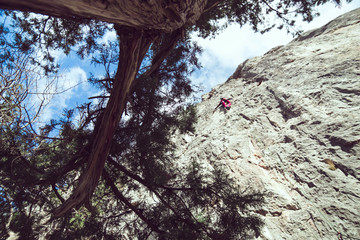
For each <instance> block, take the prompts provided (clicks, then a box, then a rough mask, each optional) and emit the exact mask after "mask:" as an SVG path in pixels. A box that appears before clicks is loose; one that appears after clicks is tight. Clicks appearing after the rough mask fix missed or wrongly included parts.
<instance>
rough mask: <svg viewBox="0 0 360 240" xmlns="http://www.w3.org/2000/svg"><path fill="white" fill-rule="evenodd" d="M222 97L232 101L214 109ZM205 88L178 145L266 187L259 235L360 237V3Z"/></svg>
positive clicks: (186, 154)
mask: <svg viewBox="0 0 360 240" xmlns="http://www.w3.org/2000/svg"><path fill="white" fill-rule="evenodd" d="M221 97H224V98H232V100H231V101H232V107H231V109H230V110H229V111H227V110H225V109H221V108H218V109H217V110H216V111H215V112H214V113H213V109H214V108H215V107H216V106H217V104H218V103H219V100H220V98H221ZM202 98H203V101H202V102H201V103H200V104H198V105H197V109H198V115H199V120H198V122H197V124H196V131H195V133H194V134H186V135H178V136H176V137H174V141H176V143H177V146H178V150H177V151H178V154H179V155H180V158H181V159H183V161H189V159H197V160H198V161H201V162H203V163H204V164H205V165H206V166H208V167H209V168H212V167H213V166H215V165H217V166H219V165H221V166H223V167H225V168H227V169H228V170H229V172H230V173H231V174H232V175H233V176H235V177H236V179H238V181H239V182H240V183H241V184H243V186H244V187H250V188H253V189H255V190H258V191H262V192H264V193H266V196H267V197H266V204H265V206H263V208H262V209H260V210H257V213H258V214H260V215H262V218H263V219H264V221H265V226H264V227H263V230H262V233H261V236H260V237H259V238H258V239H276V240H279V239H307V240H309V239H327V240H331V239H334V240H335V239H354V238H360V9H357V10H354V11H352V12H349V13H347V14H345V15H343V16H340V17H338V18H337V19H335V20H333V21H331V22H330V23H328V24H327V25H325V26H323V27H321V28H319V29H315V30H313V31H309V32H306V33H305V34H303V35H302V36H300V37H298V38H297V39H295V40H293V41H292V42H290V43H289V44H288V45H286V46H279V47H276V48H273V49H272V50H270V51H269V52H268V53H266V54H265V55H264V56H262V57H255V58H252V59H249V60H247V61H245V62H244V63H242V64H240V65H239V67H238V68H237V70H236V71H235V72H234V74H233V75H232V76H231V77H230V78H229V79H228V80H227V81H226V83H224V84H222V85H219V86H217V87H215V88H214V89H213V90H212V91H211V92H210V93H208V94H205V95H203V97H202Z"/></svg>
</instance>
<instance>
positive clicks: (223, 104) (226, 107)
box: [214, 98, 231, 112]
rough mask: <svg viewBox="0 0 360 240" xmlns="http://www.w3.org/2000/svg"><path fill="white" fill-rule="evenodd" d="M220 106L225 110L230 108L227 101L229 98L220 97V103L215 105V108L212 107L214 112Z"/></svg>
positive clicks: (229, 103)
mask: <svg viewBox="0 0 360 240" xmlns="http://www.w3.org/2000/svg"><path fill="white" fill-rule="evenodd" d="M220 106H223V107H224V108H225V109H226V110H230V107H231V102H230V101H229V99H226V98H220V103H219V105H217V106H216V108H215V109H214V112H215V110H216V109H217V108H218V107H220Z"/></svg>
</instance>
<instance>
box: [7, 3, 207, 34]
mask: <svg viewBox="0 0 360 240" xmlns="http://www.w3.org/2000/svg"><path fill="white" fill-rule="evenodd" d="M207 2H208V1H207V0H181V1H174V0H172V1H171V0H170V1H169V0H0V8H2V9H15V10H21V11H29V12H36V13H41V14H45V15H51V16H55V17H74V16H75V17H81V18H91V19H98V20H101V21H105V22H110V23H115V24H118V25H122V26H129V27H135V28H141V29H156V30H161V31H165V32H172V31H174V30H176V29H178V28H180V27H182V26H184V25H185V24H191V25H192V24H194V23H195V21H197V20H198V19H199V17H200V15H201V14H202V13H203V11H204V8H205V6H206V4H207Z"/></svg>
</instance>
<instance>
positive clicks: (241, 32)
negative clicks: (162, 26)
mask: <svg viewBox="0 0 360 240" xmlns="http://www.w3.org/2000/svg"><path fill="white" fill-rule="evenodd" d="M358 7H360V2H359V1H357V2H356V3H355V1H353V2H352V3H350V4H345V3H344V4H343V6H342V7H341V8H339V7H334V4H333V3H328V4H325V5H323V6H320V7H318V11H319V12H320V14H321V15H320V17H318V18H315V20H314V21H313V22H311V23H303V22H301V24H299V25H298V27H299V28H300V29H302V30H304V31H307V30H311V29H314V28H317V27H321V26H322V25H324V24H326V23H328V22H329V21H331V20H332V19H334V18H336V17H337V16H339V15H341V14H344V13H346V12H348V11H350V10H353V9H355V8H358ZM299 23H300V22H299ZM193 39H194V40H196V41H197V42H198V44H199V45H200V46H201V47H202V48H203V54H202V55H201V57H200V63H201V64H202V66H203V68H202V69H201V70H200V71H197V72H195V73H194V74H193V75H192V77H191V79H192V81H193V83H194V84H197V85H199V84H201V85H203V86H204V88H205V92H207V91H209V90H210V89H211V88H212V87H214V86H215V85H217V84H219V83H223V82H225V81H226V80H227V78H228V77H229V76H230V75H231V74H232V73H233V72H234V71H235V69H236V67H237V66H238V65H239V64H240V63H242V62H243V61H245V60H246V59H248V58H252V57H255V56H261V55H263V54H265V53H266V52H267V51H269V50H270V49H271V48H273V47H276V46H279V45H284V44H287V43H288V42H290V41H291V40H292V39H293V37H292V35H290V34H287V33H286V30H278V29H273V30H271V31H270V32H268V33H265V34H263V35H262V34H260V33H254V32H253V30H252V29H251V28H250V27H249V26H244V27H243V28H241V29H240V28H239V26H237V25H231V26H229V27H228V28H227V29H226V30H225V31H224V32H222V33H221V34H219V35H218V36H217V37H216V38H215V39H202V38H199V37H195V36H194V37H193Z"/></svg>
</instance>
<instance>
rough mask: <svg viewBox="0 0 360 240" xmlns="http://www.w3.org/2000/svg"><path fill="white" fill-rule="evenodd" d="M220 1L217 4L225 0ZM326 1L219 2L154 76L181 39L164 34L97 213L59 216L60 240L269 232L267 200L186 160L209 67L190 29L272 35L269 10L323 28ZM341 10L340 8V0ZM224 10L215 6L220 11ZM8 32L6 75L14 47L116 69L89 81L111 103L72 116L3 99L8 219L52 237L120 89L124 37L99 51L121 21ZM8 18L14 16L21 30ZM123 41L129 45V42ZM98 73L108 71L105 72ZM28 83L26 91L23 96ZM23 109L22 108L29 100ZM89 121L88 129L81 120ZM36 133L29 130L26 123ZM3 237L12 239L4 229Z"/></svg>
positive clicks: (0, 188) (131, 98) (1, 194)
mask: <svg viewBox="0 0 360 240" xmlns="http://www.w3.org/2000/svg"><path fill="white" fill-rule="evenodd" d="M217 2H218V1H217V0H210V1H208V7H210V6H212V5H213V4H215V3H217ZM325 2H328V1H326V0H317V1H297V0H289V1H280V2H279V1H276V2H275V1H273V0H268V1H255V0H254V1H236V0H226V1H219V4H218V5H216V7H213V8H211V7H210V8H208V9H207V10H206V12H204V13H203V14H202V16H201V18H200V19H199V21H198V22H197V23H196V24H195V25H194V26H189V27H188V29H187V32H186V33H185V34H184V36H183V38H182V39H180V40H179V41H178V42H177V44H176V46H175V47H174V48H173V49H172V50H171V51H170V52H168V53H169V54H168V55H167V57H166V58H165V60H164V61H163V62H162V64H161V65H160V67H159V68H158V69H156V71H154V72H153V73H152V74H150V75H147V74H146V71H147V70H148V69H149V68H150V67H151V65H152V63H153V61H154V58H155V56H156V55H157V54H158V53H160V52H161V51H162V50H163V46H167V44H168V43H170V42H171V40H172V39H171V38H170V36H171V34H167V33H161V32H158V33H157V34H158V36H157V37H158V38H157V41H156V42H153V43H152V45H151V47H150V50H149V51H148V52H147V54H146V57H145V59H144V61H143V63H142V65H141V68H140V70H139V72H138V73H137V76H136V81H135V84H133V85H132V86H131V91H130V93H129V95H128V96H127V99H128V102H127V104H126V110H125V115H124V117H123V119H122V120H121V122H120V123H119V125H118V126H117V128H116V131H115V134H114V140H113V142H112V144H111V148H110V153H109V156H108V158H107V161H106V165H105V170H104V172H103V178H102V179H101V182H100V183H99V186H98V187H97V189H96V191H95V192H94V194H93V196H92V198H91V205H92V206H91V207H90V206H87V208H88V209H85V208H80V209H78V210H77V211H73V212H70V213H69V214H68V215H67V216H65V217H63V218H61V219H50V220H49V222H48V223H47V226H48V225H49V224H50V223H51V224H52V225H53V226H56V227H55V228H54V229H51V231H50V233H49V234H48V235H47V236H45V237H46V238H48V239H80V238H81V237H88V238H94V239H101V238H105V239H122V238H130V239H148V238H149V237H150V236H151V237H152V238H157V239H166V240H169V239H245V238H247V237H249V236H250V235H252V234H255V235H258V234H259V232H260V230H261V229H260V228H261V226H262V222H261V220H260V219H259V218H258V217H257V216H256V215H254V214H252V213H251V211H250V209H251V208H256V207H259V206H261V204H262V203H263V201H264V197H263V195H262V194H261V193H254V192H244V189H243V188H242V186H238V185H237V184H236V182H235V181H234V180H233V179H231V178H230V177H229V176H228V175H227V173H226V172H225V171H223V170H222V169H221V168H220V167H217V166H214V170H213V171H212V172H206V171H205V169H206V168H205V167H203V166H202V165H201V164H200V163H197V162H194V161H192V160H191V159H190V160H189V162H188V165H187V166H182V165H181V164H179V163H178V159H177V158H176V157H175V155H174V147H175V146H174V145H173V144H172V142H171V138H170V137H171V134H172V133H173V132H174V130H176V129H179V131H180V132H181V133H186V132H189V131H190V132H194V131H195V128H194V126H195V125H194V124H195V123H196V121H197V115H196V114H197V113H196V108H195V107H194V105H193V102H194V100H193V99H191V96H192V94H193V93H194V91H196V88H195V87H194V86H192V84H191V82H190V80H189V75H190V74H191V72H192V71H193V70H194V69H196V68H199V67H200V64H199V63H198V61H197V55H198V53H199V52H200V51H201V50H200V48H199V47H198V46H197V45H196V44H195V43H192V42H191V41H190V38H189V36H190V32H191V31H197V32H198V33H199V34H200V35H201V36H202V37H208V36H214V35H215V34H216V33H218V32H219V31H221V30H222V29H224V28H226V27H227V26H228V24H231V23H237V24H239V25H240V26H243V25H244V24H247V23H250V25H251V26H252V28H253V29H254V30H255V31H261V32H265V31H268V30H270V29H271V28H273V27H275V26H276V24H270V25H266V22H267V21H266V16H267V14H270V13H273V14H275V15H276V16H277V17H279V18H280V20H281V22H280V25H278V27H279V28H281V27H282V26H285V27H287V28H288V29H289V28H291V27H292V26H293V25H294V21H293V17H294V16H295V15H297V14H298V15H301V16H303V20H305V21H311V20H312V18H313V17H314V16H315V15H316V13H314V12H313V11H312V9H313V6H316V5H319V4H323V3H325ZM336 3H337V4H339V1H336ZM214 6H215V5H214ZM2 17H3V18H4V21H3V23H2V24H1V25H0V49H1V52H0V64H1V67H2V68H1V69H11V68H13V67H15V63H16V58H15V57H14V56H13V54H12V51H14V50H16V51H18V52H21V53H23V54H32V53H33V51H34V49H36V48H37V49H39V50H41V51H42V53H43V54H42V58H43V59H37V58H35V57H33V55H31V58H32V62H33V64H38V65H40V66H42V67H43V68H44V70H45V73H51V72H53V71H56V68H57V66H56V63H55V62H54V57H53V56H52V55H51V51H52V50H54V49H56V50H58V49H61V50H62V51H63V52H64V53H66V54H69V53H70V52H71V51H72V50H74V51H76V52H77V54H78V55H79V56H80V57H83V58H85V57H86V58H89V59H91V60H92V63H93V64H95V65H97V66H99V65H101V66H103V67H104V72H103V76H101V77H94V75H93V76H92V77H91V79H89V80H90V81H91V82H92V83H93V84H94V85H95V86H98V87H99V89H100V90H101V91H102V93H101V96H99V97H98V98H99V101H98V102H96V103H93V104H90V103H88V104H84V105H82V106H79V107H78V108H77V109H74V110H66V111H64V114H63V116H62V117H61V118H59V119H54V120H52V121H50V122H49V123H47V124H45V125H42V126H41V127H39V126H37V128H36V130H35V129H33V127H32V125H29V124H27V123H28V122H27V121H25V120H24V118H23V117H22V116H21V111H19V110H18V106H19V103H18V102H15V99H14V98H13V97H12V95H11V94H8V95H6V96H5V95H2V96H1V97H3V99H4V101H3V102H4V104H1V108H0V113H1V114H2V115H1V125H0V156H1V158H0V181H1V185H0V207H1V210H0V213H1V214H0V219H1V221H2V222H7V220H8V219H9V217H10V215H9V213H10V211H9V210H10V209H11V208H12V209H13V210H15V211H14V212H15V213H14V216H13V219H12V221H11V224H10V228H11V229H12V230H14V231H18V232H20V233H21V236H22V239H36V238H38V237H39V236H41V235H44V229H45V228H47V226H44V225H43V223H41V220H42V219H43V218H45V217H48V216H49V215H50V216H51V211H52V210H53V209H54V208H55V207H56V206H58V205H59V204H60V203H61V202H63V201H64V198H65V197H66V196H68V195H69V193H70V192H71V190H72V188H73V186H74V185H75V184H76V182H77V181H78V179H77V178H78V176H79V173H80V172H81V171H83V170H84V169H85V168H86V163H87V157H88V156H89V153H90V152H91V149H92V146H93V144H96V143H94V141H95V140H94V136H95V134H96V132H97V131H98V126H99V123H100V122H101V121H102V116H103V111H104V108H105V105H106V102H107V101H106V100H107V98H108V96H109V94H110V93H111V91H112V86H113V83H114V81H116V79H115V72H116V68H117V66H118V64H119V62H118V60H119V39H117V41H115V42H112V43H107V44H99V41H98V40H99V39H100V38H101V37H102V36H103V35H104V33H105V32H106V31H108V30H109V29H111V28H112V25H109V24H107V23H103V22H99V21H96V20H90V19H78V18H72V19H61V18H54V17H47V16H40V15H33V14H30V13H19V12H9V11H6V12H2ZM5 20H11V21H10V23H11V24H9V23H8V22H7V21H5ZM120 40H121V39H120ZM96 76H98V74H96ZM22 88H23V85H22V84H21V83H20V84H18V85H16V86H14V89H17V90H19V92H20V91H21V90H22ZM20 103H21V101H20ZM77 115H79V116H80V119H81V120H80V123H78V124H75V121H74V118H75V117H77ZM25 125H26V126H27V127H24V126H25ZM0 231H1V233H0V237H1V238H6V237H7V233H6V229H5V228H4V227H1V228H0Z"/></svg>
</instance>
